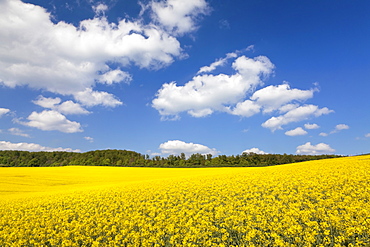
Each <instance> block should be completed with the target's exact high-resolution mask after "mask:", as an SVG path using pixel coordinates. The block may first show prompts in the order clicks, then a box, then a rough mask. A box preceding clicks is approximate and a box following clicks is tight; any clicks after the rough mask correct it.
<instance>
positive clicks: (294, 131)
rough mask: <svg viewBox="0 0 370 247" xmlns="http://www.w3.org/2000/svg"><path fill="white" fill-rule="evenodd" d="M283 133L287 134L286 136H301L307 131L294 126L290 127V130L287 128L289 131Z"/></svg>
mask: <svg viewBox="0 0 370 247" xmlns="http://www.w3.org/2000/svg"><path fill="white" fill-rule="evenodd" d="M285 135H287V136H303V135H307V131H305V130H304V129H302V128H301V127H298V128H295V129H292V130H289V131H287V132H285Z"/></svg>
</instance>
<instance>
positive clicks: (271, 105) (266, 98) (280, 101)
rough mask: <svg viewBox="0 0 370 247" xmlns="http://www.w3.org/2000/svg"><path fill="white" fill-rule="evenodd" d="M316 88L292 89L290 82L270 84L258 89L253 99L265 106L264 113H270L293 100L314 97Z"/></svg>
mask: <svg viewBox="0 0 370 247" xmlns="http://www.w3.org/2000/svg"><path fill="white" fill-rule="evenodd" d="M315 91H316V89H311V90H300V89H296V88H293V89H291V88H290V86H289V85H288V84H282V85H277V86H268V87H265V88H262V89H260V90H258V91H256V92H255V93H254V94H253V95H252V96H251V99H252V100H255V101H256V103H257V104H259V105H261V106H263V108H264V109H263V112H264V113H270V112H272V111H274V110H277V109H279V108H280V107H282V106H283V105H286V104H287V103H289V102H292V101H301V102H302V101H305V100H307V99H309V98H312V97H313V93H314V92H315Z"/></svg>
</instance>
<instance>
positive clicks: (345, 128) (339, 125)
mask: <svg viewBox="0 0 370 247" xmlns="http://www.w3.org/2000/svg"><path fill="white" fill-rule="evenodd" d="M347 129H349V126H348V125H347V124H337V125H336V126H335V128H334V130H333V131H332V132H331V133H337V132H339V131H341V130H347Z"/></svg>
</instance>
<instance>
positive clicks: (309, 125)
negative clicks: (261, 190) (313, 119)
mask: <svg viewBox="0 0 370 247" xmlns="http://www.w3.org/2000/svg"><path fill="white" fill-rule="evenodd" d="M304 127H305V128H306V129H308V130H313V129H318V128H320V126H319V125H317V124H309V123H307V124H305V125H304Z"/></svg>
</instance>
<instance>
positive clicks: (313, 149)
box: [296, 142, 335, 155]
mask: <svg viewBox="0 0 370 247" xmlns="http://www.w3.org/2000/svg"><path fill="white" fill-rule="evenodd" d="M334 152H335V149H333V148H331V147H330V146H329V145H328V144H325V143H319V144H317V145H312V144H311V142H307V143H305V144H303V145H300V146H298V147H297V151H296V153H297V154H309V155H316V154H329V153H334Z"/></svg>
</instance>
